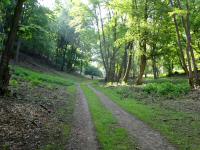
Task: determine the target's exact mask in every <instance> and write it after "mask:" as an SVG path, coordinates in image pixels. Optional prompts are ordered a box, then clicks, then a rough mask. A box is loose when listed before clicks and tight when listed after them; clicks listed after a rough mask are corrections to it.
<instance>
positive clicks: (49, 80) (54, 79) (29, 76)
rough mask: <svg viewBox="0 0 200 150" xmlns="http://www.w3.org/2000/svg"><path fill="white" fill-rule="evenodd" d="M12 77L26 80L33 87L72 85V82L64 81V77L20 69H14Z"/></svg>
mask: <svg viewBox="0 0 200 150" xmlns="http://www.w3.org/2000/svg"><path fill="white" fill-rule="evenodd" d="M14 76H18V77H20V78H22V79H25V80H28V81H30V82H31V83H32V84H33V85H45V84H57V85H64V86H70V85H73V84H74V82H73V81H72V80H70V79H65V78H64V77H60V76H55V75H53V74H51V73H49V74H48V73H43V72H35V71H32V70H30V69H25V68H22V67H16V69H15V71H14Z"/></svg>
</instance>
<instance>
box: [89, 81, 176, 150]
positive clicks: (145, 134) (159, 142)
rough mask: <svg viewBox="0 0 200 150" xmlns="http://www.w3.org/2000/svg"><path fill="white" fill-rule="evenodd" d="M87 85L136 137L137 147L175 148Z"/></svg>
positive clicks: (164, 149) (153, 148)
mask: <svg viewBox="0 0 200 150" xmlns="http://www.w3.org/2000/svg"><path fill="white" fill-rule="evenodd" d="M88 87H89V88H90V89H92V90H93V91H94V92H95V93H96V95H97V96H98V97H99V98H100V100H101V102H102V103H103V104H104V105H105V107H106V108H107V109H109V110H110V111H111V112H112V113H113V115H115V116H116V118H117V119H118V122H119V124H120V125H121V126H122V127H123V128H125V129H127V131H128V132H129V134H130V135H131V136H134V137H135V138H136V140H137V142H138V144H139V147H140V148H141V149H142V150H175V149H176V148H175V147H173V146H172V145H171V144H170V143H169V142H168V141H167V140H166V139H165V138H164V137H162V136H161V135H160V133H159V132H157V131H154V130H152V129H151V128H150V127H149V126H148V125H146V124H145V123H143V122H142V121H140V120H138V119H137V118H135V117H134V116H132V115H130V114H128V113H127V112H125V111H124V110H123V109H122V108H120V107H119V106H118V105H117V104H115V103H114V102H112V101H111V100H110V99H109V98H108V97H107V96H105V95H104V94H103V93H101V92H99V91H98V90H96V89H95V88H93V87H92V86H91V85H88Z"/></svg>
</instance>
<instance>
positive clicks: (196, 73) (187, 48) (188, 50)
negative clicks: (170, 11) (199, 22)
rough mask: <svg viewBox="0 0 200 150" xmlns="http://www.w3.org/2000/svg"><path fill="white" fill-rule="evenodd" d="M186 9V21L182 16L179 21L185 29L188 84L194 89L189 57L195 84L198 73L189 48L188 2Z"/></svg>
mask: <svg viewBox="0 0 200 150" xmlns="http://www.w3.org/2000/svg"><path fill="white" fill-rule="evenodd" d="M177 2H178V7H179V9H182V6H181V2H180V0H177ZM186 7H187V15H186V19H185V18H184V17H183V16H182V17H181V19H182V24H183V27H184V29H185V33H186V38H187V47H186V54H187V61H188V68H189V74H188V78H189V84H190V86H191V87H192V88H195V81H194V75H193V71H192V63H191V57H192V62H193V66H194V73H195V80H196V82H198V71H197V66H196V62H195V58H194V52H193V49H192V46H191V34H190V20H189V15H190V14H189V3H188V1H186Z"/></svg>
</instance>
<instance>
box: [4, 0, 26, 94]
mask: <svg viewBox="0 0 200 150" xmlns="http://www.w3.org/2000/svg"><path fill="white" fill-rule="evenodd" d="M23 3H24V0H18V1H17V4H16V7H15V11H14V15H13V19H12V23H11V26H10V31H9V34H8V38H7V41H6V45H5V49H4V51H3V53H2V57H1V62H0V95H5V94H6V93H7V92H8V85H9V80H10V74H9V62H10V59H11V57H12V48H13V45H14V42H15V38H16V34H17V29H18V24H19V20H20V16H21V14H22V8H23Z"/></svg>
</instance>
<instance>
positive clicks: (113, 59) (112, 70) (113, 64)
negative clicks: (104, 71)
mask: <svg viewBox="0 0 200 150" xmlns="http://www.w3.org/2000/svg"><path fill="white" fill-rule="evenodd" d="M114 19H115V25H114V27H113V42H115V41H116V40H117V18H116V17H115V18H114ZM117 51H118V48H117V47H116V46H115V45H114V43H113V51H112V57H111V60H110V74H109V78H110V79H109V81H111V82H114V81H115V72H116V70H115V69H116V68H115V67H116V54H117Z"/></svg>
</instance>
